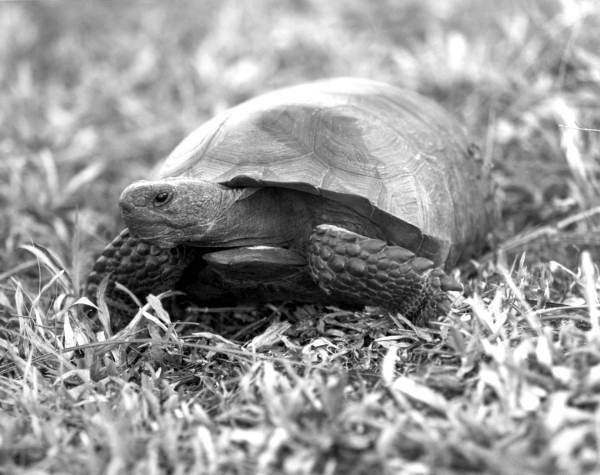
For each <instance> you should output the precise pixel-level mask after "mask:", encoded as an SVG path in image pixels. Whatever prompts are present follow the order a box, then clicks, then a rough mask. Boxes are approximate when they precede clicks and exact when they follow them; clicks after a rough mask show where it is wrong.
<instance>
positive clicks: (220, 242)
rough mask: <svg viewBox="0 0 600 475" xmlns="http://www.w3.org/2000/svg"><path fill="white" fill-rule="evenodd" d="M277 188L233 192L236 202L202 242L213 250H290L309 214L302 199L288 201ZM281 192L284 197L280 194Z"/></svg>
mask: <svg viewBox="0 0 600 475" xmlns="http://www.w3.org/2000/svg"><path fill="white" fill-rule="evenodd" d="M285 191H288V190H282V189H277V188H271V187H269V188H258V189H248V188H242V189H240V188H237V189H236V188H233V189H231V193H232V194H235V195H236V198H235V202H234V203H233V204H231V205H230V206H229V207H228V208H227V209H224V210H223V211H222V214H221V215H220V217H219V219H217V220H216V221H215V223H214V224H213V225H212V226H211V228H210V230H209V231H208V232H207V233H206V234H205V236H204V237H203V238H202V241H203V243H202V244H203V245H206V246H215V247H239V246H261V245H263V246H277V247H290V246H291V245H293V242H294V241H295V240H296V239H297V236H298V233H299V232H300V230H301V228H302V227H304V226H305V225H306V221H307V219H309V218H310V216H309V215H310V213H309V212H308V209H307V207H306V205H305V202H304V200H302V199H290V198H291V197H287V196H285V195H286V193H285ZM282 192H283V193H282Z"/></svg>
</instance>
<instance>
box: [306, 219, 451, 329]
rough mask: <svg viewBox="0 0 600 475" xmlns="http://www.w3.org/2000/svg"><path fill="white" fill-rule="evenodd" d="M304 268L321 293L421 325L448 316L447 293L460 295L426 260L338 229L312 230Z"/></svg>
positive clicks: (327, 227)
mask: <svg viewBox="0 0 600 475" xmlns="http://www.w3.org/2000/svg"><path fill="white" fill-rule="evenodd" d="M308 264H309V268H310V272H311V275H312V276H313V278H314V279H315V280H316V282H317V283H318V285H319V286H320V287H321V288H322V289H323V290H324V291H325V292H327V293H335V294H337V295H340V296H342V297H344V298H347V299H348V300H349V301H360V302H361V303H362V304H364V305H374V306H380V307H384V308H386V309H388V310H392V311H398V312H400V313H402V314H403V315H405V316H406V317H408V318H418V319H419V320H421V319H428V318H432V317H435V316H437V315H441V314H444V313H446V312H447V311H448V310H449V308H450V301H449V299H448V296H447V294H446V291H447V290H461V286H460V285H459V284H457V283H456V282H454V281H453V280H452V279H451V278H450V277H449V276H448V275H446V273H445V272H444V271H443V270H442V269H440V268H436V267H435V265H434V263H433V262H432V261H430V260H429V259H426V258H424V257H419V256H417V255H415V254H414V253H413V252H411V251H409V250H408V249H405V248H403V247H400V246H390V245H388V244H387V243H386V242H385V241H381V240H379V239H372V238H368V237H365V236H361V235H360V234H356V233H353V232H351V231H348V230H346V229H343V228H339V227H337V226H331V225H320V226H317V227H316V228H315V229H314V231H313V233H312V234H311V236H310V245H309V252H308Z"/></svg>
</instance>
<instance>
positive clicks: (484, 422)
mask: <svg viewBox="0 0 600 475" xmlns="http://www.w3.org/2000/svg"><path fill="white" fill-rule="evenodd" d="M599 27H600V14H598V13H597V6H596V4H595V2H594V1H593V0H589V1H586V0H571V1H569V0H562V1H558V0H557V1H550V0H547V1H541V2H525V1H517V0H514V1H509V0H507V1H504V2H494V3H493V5H492V3H491V2H486V1H474V0H453V1H448V2H437V1H435V0H428V1H417V0H407V1H402V2H400V1H392V0H387V1H381V2H369V3H367V2H360V1H358V0H350V1H344V2H342V1H331V2H318V1H317V0H286V1H283V2H275V1H268V0H257V1H253V2H244V3H241V2H235V1H233V0H231V1H216V0H214V1H212V0H207V1H203V2H192V1H183V0H178V1H175V2H168V3H167V2H165V3H161V2H141V1H139V2H131V3H129V4H127V5H124V4H121V3H117V2H110V1H106V2H95V3H93V2H80V3H77V4H75V3H73V2H67V1H38V2H2V3H0V65H1V66H0V131H1V133H0V183H1V186H0V319H1V321H2V326H1V330H0V408H1V411H0V472H1V473H17V474H20V473H23V474H25V473H27V474H34V473H35V474H37V473H77V474H79V473H86V474H95V473H107V474H120V473H123V474H125V473H140V474H141V473H143V474H153V473H157V474H158V473H173V474H183V473H227V474H245V473H252V474H254V473H259V474H269V473H289V474H312V473H324V474H363V473H387V474H391V473H403V474H429V473H436V474H455V473H486V474H546V473H561V474H581V473H597V472H598V471H599V470H600V457H599V444H600V435H599V434H600V409H599V406H598V401H599V399H600V326H599V325H600V322H599V320H598V286H599V284H598V269H597V267H596V265H595V261H596V259H597V256H598V250H599V249H600V246H599V244H600V242H599V240H598V238H597V229H598V211H599V209H598V190H599V186H600V185H599V180H598V176H599V174H598V173H599V170H598V150H600V134H599V132H598V130H597V129H600V113H599V112H598V111H599V108H598V100H599V98H600V96H599V94H598V85H599V83H600V55H599V53H598V51H600V44H599V43H600V40H599V39H598V35H597V34H596V32H597V31H598V28H599ZM337 75H355V76H366V77H372V78H376V79H380V80H384V81H388V82H391V83H393V84H397V85H401V86H405V87H409V88H412V89H415V90H418V91H420V92H422V93H424V94H426V95H429V96H431V97H434V98H436V99H437V100H438V101H439V102H441V103H442V104H444V105H445V106H446V108H447V109H449V110H450V111H452V112H453V113H454V114H455V115H456V116H457V117H458V118H460V120H461V121H462V122H464V123H465V125H466V127H467V128H468V130H469V131H470V133H471V135H472V136H473V137H475V138H476V139H477V140H478V142H479V143H480V145H481V147H482V150H483V152H484V154H485V156H486V157H487V159H489V160H491V161H492V162H493V164H494V167H495V169H494V176H495V178H496V181H497V183H498V197H499V201H500V203H501V204H502V216H503V219H502V222H500V223H498V224H499V226H498V229H497V232H496V244H495V246H494V252H493V253H490V254H489V255H486V256H483V257H482V258H481V259H479V261H477V262H473V263H472V264H471V265H470V268H468V269H462V271H461V270H458V271H457V277H460V278H461V279H462V280H463V282H464V283H465V285H466V287H467V289H468V292H467V294H466V295H459V294H454V295H453V297H454V298H455V304H454V306H453V309H452V311H451V312H450V313H449V314H448V315H447V316H446V317H444V318H441V319H440V320H439V321H436V322H432V324H431V325H430V326H429V327H415V326H414V325H413V324H411V323H410V322H408V321H406V320H405V319H404V318H403V317H402V316H400V315H377V314H373V313H369V312H362V313H352V312H343V311H339V310H337V309H333V308H317V307H314V306H310V305H304V306H294V305H291V304H286V305H279V306H275V305H266V306H262V307H248V308H234V309H208V310H207V309H191V310H189V312H188V315H187V317H188V318H186V319H185V321H183V322H180V323H170V321H169V317H168V314H166V312H165V311H164V309H163V308H162V306H161V303H160V301H158V300H157V299H154V300H152V299H151V300H150V301H149V302H148V303H147V305H146V306H145V309H144V312H143V313H140V314H139V316H138V320H137V321H136V323H135V324H134V325H131V327H130V328H129V329H127V330H125V331H124V332H123V333H121V334H117V335H107V334H106V333H103V332H100V333H94V332H93V331H91V330H90V328H89V326H88V325H87V323H86V321H85V319H84V318H83V317H82V314H83V313H84V309H85V308H86V305H87V303H86V301H85V300H82V299H81V295H80V289H81V286H82V283H83V281H84V279H85V275H86V272H87V271H88V270H89V268H90V266H91V263H92V262H93V259H94V256H95V255H97V253H98V252H99V251H100V250H101V249H102V247H103V246H104V244H105V243H106V242H107V241H108V240H109V239H110V238H111V237H112V236H113V235H114V234H115V233H116V232H117V231H118V230H119V229H121V227H122V223H120V222H119V216H118V211H117V206H116V201H117V197H118V195H119V192H120V190H121V189H122V188H123V187H124V186H125V185H126V184H128V183H130V182H131V181H133V180H135V179H138V178H142V177H144V176H147V175H148V173H149V170H150V169H151V167H152V166H153V165H154V164H156V163H158V162H159V161H160V159H161V158H162V157H163V156H164V155H165V154H166V153H168V152H169V151H170V149H172V147H173V146H174V145H176V143H177V142H178V141H179V140H180V139H181V138H183V136H184V135H185V134H186V133H187V132H189V131H190V130H192V129H193V128H194V127H195V126H196V125H198V124H200V123H201V122H203V121H204V120H206V119H208V118H209V117H211V116H212V115H213V114H215V113H216V112H218V111H220V110H222V109H224V108H226V107H229V106H231V105H233V104H235V103H238V102H240V101H242V100H244V99H246V98H249V97H252V96H254V95H256V94H258V93H260V92H262V91H266V90H270V89H273V88H275V87H279V86H282V85H287V84H292V83H297V82H301V81H304V80H309V79H313V78H320V77H326V76H337Z"/></svg>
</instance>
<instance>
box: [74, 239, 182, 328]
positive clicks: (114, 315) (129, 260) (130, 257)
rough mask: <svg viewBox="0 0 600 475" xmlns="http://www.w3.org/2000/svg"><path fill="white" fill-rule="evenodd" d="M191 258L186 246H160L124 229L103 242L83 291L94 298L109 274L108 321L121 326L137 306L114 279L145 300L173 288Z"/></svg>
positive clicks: (106, 297) (118, 326) (93, 299)
mask: <svg viewBox="0 0 600 475" xmlns="http://www.w3.org/2000/svg"><path fill="white" fill-rule="evenodd" d="M191 259H192V255H191V252H190V249H189V248H185V247H183V246H178V247H174V248H171V249H163V248H160V247H158V246H155V245H153V244H149V243H147V242H144V241H141V240H139V239H136V238H134V237H132V236H131V235H130V234H129V230H127V229H125V230H123V231H122V232H121V233H120V234H119V235H118V236H117V237H116V238H115V239H113V241H112V242H110V243H109V244H108V245H107V246H106V248H105V249H104V251H103V252H102V255H101V256H100V257H99V258H98V260H96V262H95V263H94V267H93V269H92V272H91V273H90V275H89V276H88V280H87V283H86V287H85V294H86V295H87V296H88V298H90V299H91V300H92V301H95V300H96V293H97V290H98V286H99V285H100V283H101V282H102V280H103V279H104V278H105V277H106V276H109V281H108V286H107V288H106V293H105V299H106V303H107V305H108V308H109V311H110V314H111V325H112V327H113V328H121V327H122V326H124V325H126V324H127V322H128V320H129V319H131V317H132V316H133V315H134V314H135V312H136V311H137V306H136V304H135V302H133V300H132V299H131V297H130V296H128V295H127V294H126V293H125V292H123V291H120V290H119V289H117V288H116V286H115V283H116V282H119V283H120V284H122V285H123V286H125V287H127V288H128V289H129V290H130V291H131V292H132V293H133V294H134V295H135V296H136V297H138V298H139V299H140V301H141V302H142V303H144V302H145V300H146V296H147V295H148V294H150V293H152V294H159V293H161V292H165V291H167V290H172V289H174V288H175V284H176V283H177V281H178V280H179V279H180V277H181V275H182V274H183V272H184V270H185V268H186V266H187V264H188V263H189V262H190V261H191Z"/></svg>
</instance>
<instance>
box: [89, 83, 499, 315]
mask: <svg viewBox="0 0 600 475" xmlns="http://www.w3.org/2000/svg"><path fill="white" fill-rule="evenodd" d="M120 206H121V212H122V215H123V218H124V220H125V223H126V225H127V229H126V230H124V231H123V232H122V233H121V234H120V235H119V236H118V237H117V238H116V239H114V240H113V241H112V242H111V243H110V244H109V245H108V246H107V247H106V249H105V250H104V252H103V254H102V256H101V257H100V258H99V259H98V260H97V262H96V263H95V265H94V268H93V271H92V272H91V274H90V276H89V278H88V283H87V293H88V294H89V295H92V296H95V293H96V292H97V289H98V287H99V284H100V282H101V281H102V280H103V279H104V278H106V277H107V276H108V278H107V282H108V286H107V288H106V294H105V298H106V301H107V303H108V305H109V308H110V309H111V310H113V313H114V315H115V316H116V315H119V317H118V318H119V319H120V320H121V323H124V322H126V319H127V317H128V316H129V318H130V317H131V315H132V313H134V312H135V309H136V308H137V307H136V306H135V305H134V303H133V300H132V299H131V297H130V296H129V295H128V294H127V293H126V292H124V291H123V290H122V289H121V288H119V286H115V283H116V282H118V283H120V284H122V285H123V286H125V287H127V288H128V289H129V290H130V291H131V292H132V293H133V294H135V295H136V296H138V297H139V298H140V299H141V300H142V301H143V300H144V299H145V297H146V295H148V294H150V293H152V294H158V293H161V292H164V291H166V290H172V289H173V290H183V291H185V292H186V293H187V294H188V295H189V297H190V298H191V299H192V300H193V301H194V302H196V303H198V304H199V305H213V304H223V303H238V302H248V301H250V302H258V301H282V300H296V301H308V302H317V303H326V304H335V305H337V306H341V307H348V308H356V307H362V306H365V305H370V306H379V307H383V308H384V309H388V310H390V311H398V312H402V313H403V314H404V315H406V316H407V317H409V318H415V317H419V316H421V315H425V316H427V318H429V317H430V316H431V315H434V314H435V313H441V312H443V311H445V310H446V309H447V307H446V303H447V300H446V292H445V291H447V290H455V289H457V288H459V287H457V284H456V283H455V282H454V281H453V280H452V279H451V278H450V277H448V275H447V274H446V273H445V270H448V269H449V268H451V267H452V266H454V265H455V264H456V263H458V262H460V261H463V260H465V259H467V258H469V257H471V256H473V255H476V253H478V252H480V251H481V248H482V246H483V245H484V244H485V242H486V235H487V234H488V232H489V230H490V227H491V225H492V224H493V221H494V213H495V210H494V209H495V208H494V200H493V196H492V187H491V185H490V180H489V176H488V173H487V170H486V169H485V167H484V166H483V163H482V160H481V159H480V158H479V157H478V154H477V149H476V147H474V146H472V145H470V144H469V142H468V141H467V140H466V138H465V135H464V133H463V131H462V130H461V128H460V126H459V125H458V124H457V122H456V120H455V119H454V118H452V117H451V116H450V115H449V114H448V113H447V112H445V111H444V110H442V109H441V108H440V107H439V106H438V105H436V104H435V103H433V102H432V101H431V100H429V99H426V98H424V97H422V96H419V95H417V94H416V93H413V92H409V91H406V90H402V89H398V88H396V87H393V86H391V85H388V84H384V83H381V82H376V81H372V80H366V79H355V78H338V79H329V80H323V81H318V82H311V83H307V84H302V85H299V86H294V87H289V88H285V89H280V90H277V91H274V92H271V93H267V94H264V95H261V96H259V97H257V98H255V99H252V100H249V101H247V102H244V103H242V104H240V105H238V106H236V107H233V108H231V109H229V110H226V111H225V112H223V113H221V114H219V115H218V116H217V117H215V118H213V119H212V120H210V121H208V122H206V123H205V124H204V125H202V126H200V127H199V128H198V129H196V130H195V131H194V132H192V133H191V134H190V135H189V136H188V137H187V138H186V139H184V140H183V142H182V143H181V144H180V145H179V146H177V147H176V148H175V150H174V151H173V152H172V153H171V154H170V155H169V157H168V158H167V159H166V161H165V162H164V163H163V164H162V166H161V167H160V168H159V169H158V172H157V174H156V178H154V179H153V180H151V181H139V182H136V183H133V184H131V185H130V186H128V187H127V188H126V189H125V190H124V191H123V193H122V195H121V197H120ZM115 318H116V317H115ZM124 319H125V320H124Z"/></svg>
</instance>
